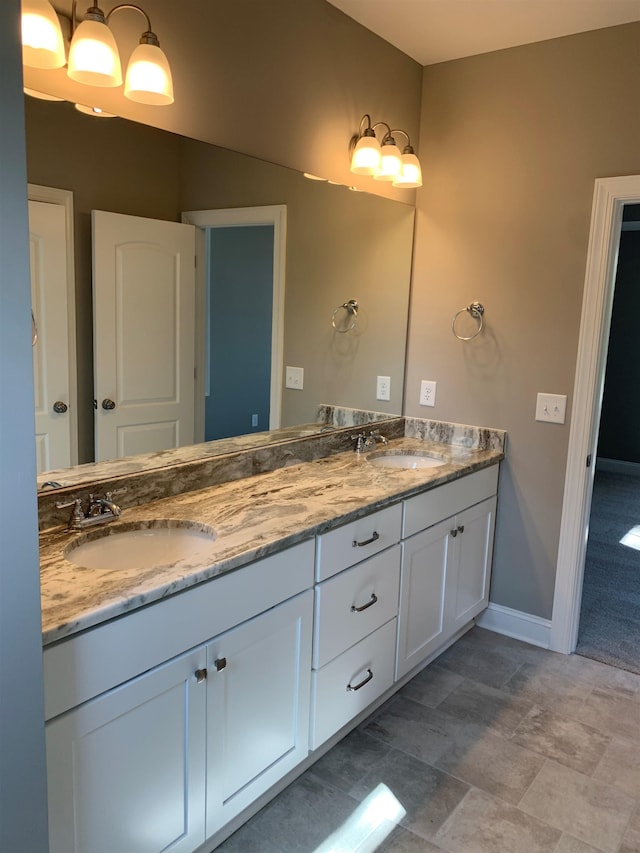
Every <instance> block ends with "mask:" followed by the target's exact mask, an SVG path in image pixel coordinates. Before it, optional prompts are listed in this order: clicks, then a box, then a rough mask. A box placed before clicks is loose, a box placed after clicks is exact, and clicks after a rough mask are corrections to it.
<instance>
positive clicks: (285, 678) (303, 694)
mask: <svg viewBox="0 0 640 853" xmlns="http://www.w3.org/2000/svg"><path fill="white" fill-rule="evenodd" d="M312 620H313V592H312V591H311V590H307V591H306V592H303V593H301V594H300V595H297V596H296V597H295V598H292V599H289V601H286V602H284V603H283V604H280V605H278V606H277V607H274V608H273V609H272V610H268V611H267V612H266V613H263V614H262V615H260V616H256V617H255V618H254V619H250V620H249V621H248V622H244V623H243V624H242V625H239V626H238V627H237V628H233V629H231V630H230V631H227V632H226V633H225V634H222V635H221V636H220V637H217V638H216V639H215V640H212V642H211V643H209V644H208V646H207V672H208V675H207V786H206V788H207V819H206V835H207V837H209V836H211V835H213V834H214V833H215V832H217V831H218V829H220V828H221V827H222V826H223V825H224V824H225V823H227V822H228V821H229V820H230V819H231V818H232V817H234V815H236V814H238V813H239V812H240V811H242V809H244V808H245V807H246V806H248V805H250V804H251V803H252V802H253V801H254V800H255V799H256V798H257V797H258V796H260V795H261V794H262V793H264V792H265V791H267V790H268V789H269V788H270V787H271V786H272V785H273V784H275V783H276V782H277V781H278V779H281V778H282V777H283V776H284V775H285V774H286V773H288V772H289V771H290V770H292V769H293V768H294V767H295V766H296V765H297V764H299V762H300V761H302V759H303V758H306V756H307V753H308V746H309V695H310V680H311V627H312Z"/></svg>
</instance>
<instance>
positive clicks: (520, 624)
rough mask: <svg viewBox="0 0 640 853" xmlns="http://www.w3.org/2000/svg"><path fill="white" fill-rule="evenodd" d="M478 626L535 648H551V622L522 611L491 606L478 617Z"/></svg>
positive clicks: (496, 605) (497, 605)
mask: <svg viewBox="0 0 640 853" xmlns="http://www.w3.org/2000/svg"><path fill="white" fill-rule="evenodd" d="M476 624H477V625H479V626H480V627H481V628H486V629H487V630H488V631H495V632H496V634H504V635H505V636H507V637H513V638H514V639H516V640H523V641H524V642H525V643H531V645H533V646H542V648H543V649H548V648H550V647H551V620H550V619H542V618H541V617H540V616H532V615H531V614H530V613H523V612H522V611H521V610H512V609H511V608H510V607H503V606H502V605H501V604H489V607H488V608H487V609H486V610H485V611H483V612H482V613H481V614H480V615H479V616H477V617H476Z"/></svg>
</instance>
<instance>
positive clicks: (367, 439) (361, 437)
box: [351, 429, 389, 453]
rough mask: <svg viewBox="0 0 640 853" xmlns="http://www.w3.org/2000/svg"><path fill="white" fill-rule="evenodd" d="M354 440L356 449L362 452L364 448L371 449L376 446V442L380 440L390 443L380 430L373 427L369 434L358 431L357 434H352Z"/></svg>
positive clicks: (381, 442)
mask: <svg viewBox="0 0 640 853" xmlns="http://www.w3.org/2000/svg"><path fill="white" fill-rule="evenodd" d="M351 439H352V441H355V443H356V446H355V448H354V449H355V451H356V453H362V451H363V450H370V449H371V448H372V447H375V446H376V442H378V441H379V442H380V444H389V442H388V440H387V439H386V438H385V437H384V436H383V435H381V433H380V430H378V429H372V430H371V432H370V433H369V435H367V434H366V432H358V433H356V434H355V435H352V436H351Z"/></svg>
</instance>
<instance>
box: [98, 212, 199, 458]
mask: <svg viewBox="0 0 640 853" xmlns="http://www.w3.org/2000/svg"><path fill="white" fill-rule="evenodd" d="M92 230H93V309H94V320H93V327H94V332H93V340H94V356H93V357H94V377H95V385H94V392H95V398H96V403H97V409H96V418H95V439H96V441H95V450H96V461H97V462H98V461H101V460H104V459H115V458H118V457H122V456H130V455H132V454H136V453H150V452H156V451H160V450H166V449H169V448H173V447H180V446H182V445H186V444H192V443H193V441H194V385H195V382H194V366H195V344H194V331H195V228H194V227H193V226H192V225H184V224H182V223H178V222H165V221H160V220H156V219H144V218H142V217H138V216H124V215H122V214H118V213H107V212H105V211H101V210H94V211H92Z"/></svg>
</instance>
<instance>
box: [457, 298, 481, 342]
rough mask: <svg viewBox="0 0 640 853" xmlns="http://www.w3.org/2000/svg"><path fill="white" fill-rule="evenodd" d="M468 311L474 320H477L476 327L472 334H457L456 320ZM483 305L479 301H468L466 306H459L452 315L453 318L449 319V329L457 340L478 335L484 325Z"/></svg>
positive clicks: (464, 339)
mask: <svg viewBox="0 0 640 853" xmlns="http://www.w3.org/2000/svg"><path fill="white" fill-rule="evenodd" d="M465 311H466V312H468V313H469V314H470V315H471V316H472V317H473V318H474V319H475V320H477V321H478V328H477V329H476V330H475V332H474V333H473V334H472V335H468V336H467V337H465V336H464V335H459V334H458V333H457V332H456V320H457V319H458V317H459V316H460V315H461V314H464V313H465ZM483 314H484V305H483V304H482V303H481V302H470V303H469V305H467V307H466V308H461V309H460V310H459V311H458V312H457V313H456V314H454V315H453V320H452V321H451V331H452V332H453V334H454V335H455V336H456V338H457V339H458V340H459V341H472V340H473V339H474V338H475V337H476V335H479V334H480V332H481V331H482V329H483V327H484V318H483V316H482V315H483Z"/></svg>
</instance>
